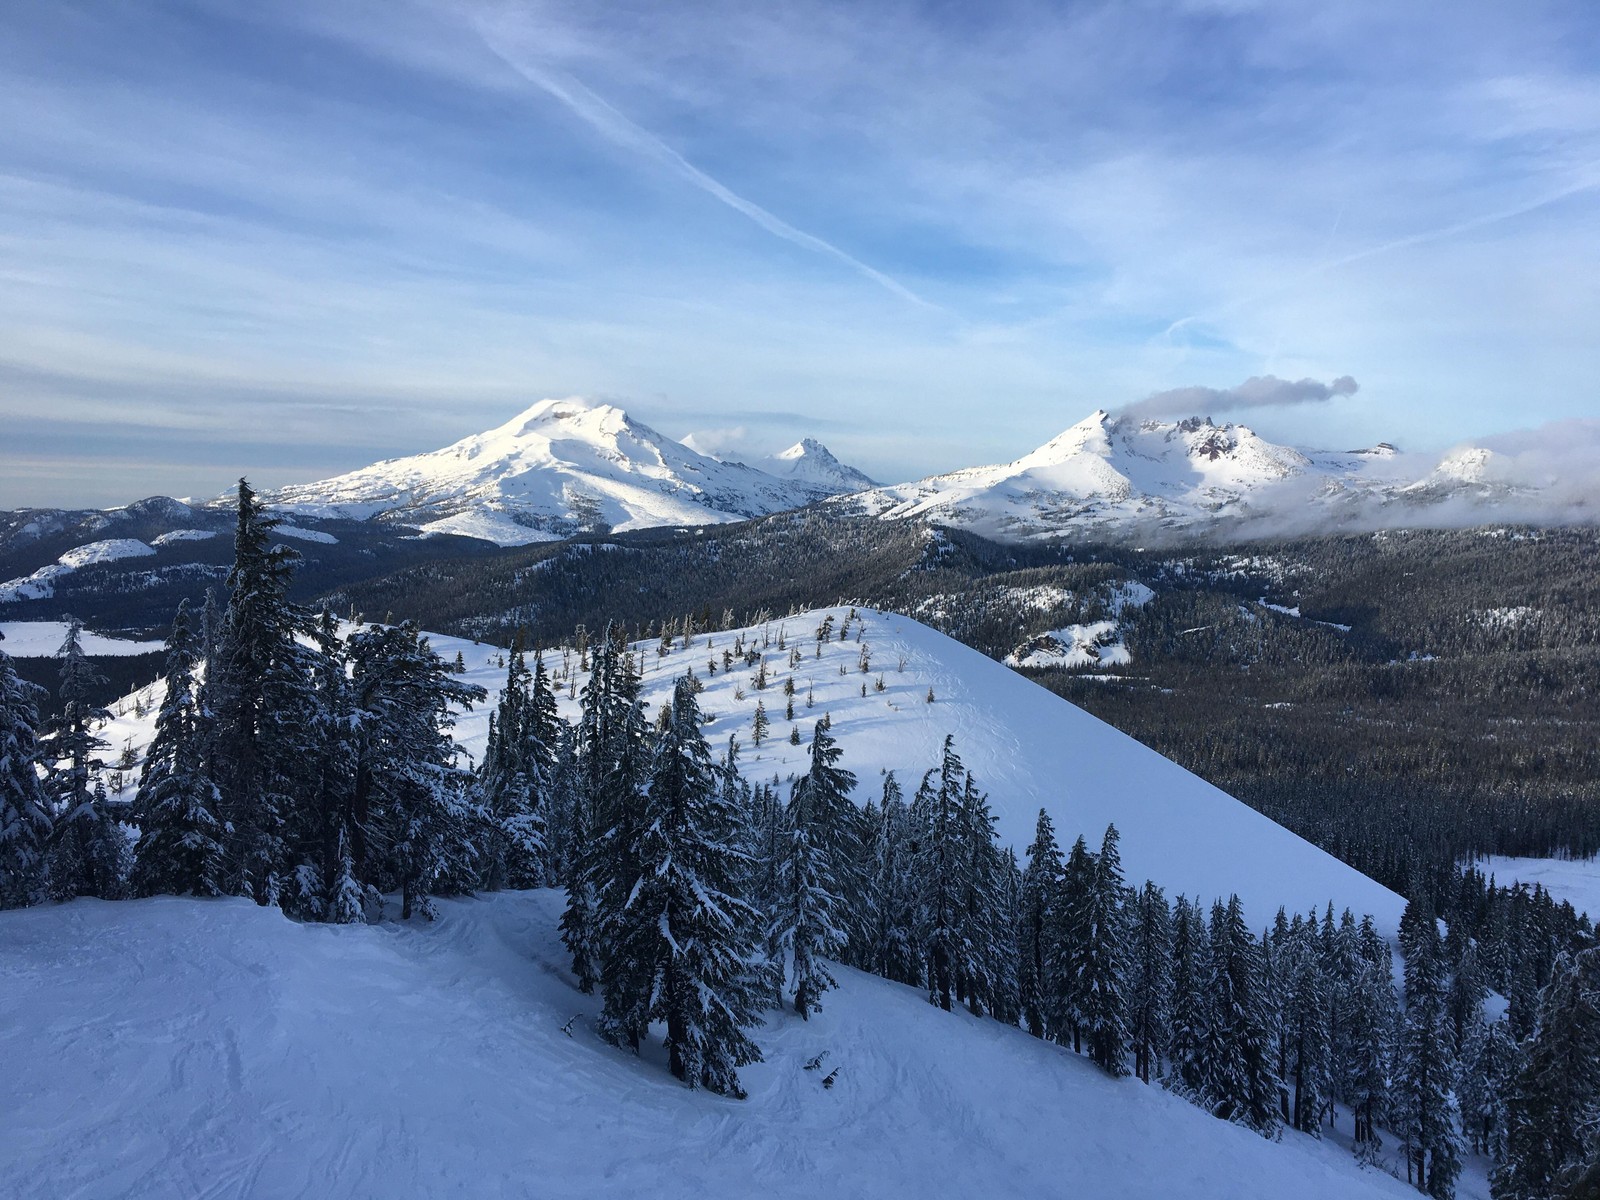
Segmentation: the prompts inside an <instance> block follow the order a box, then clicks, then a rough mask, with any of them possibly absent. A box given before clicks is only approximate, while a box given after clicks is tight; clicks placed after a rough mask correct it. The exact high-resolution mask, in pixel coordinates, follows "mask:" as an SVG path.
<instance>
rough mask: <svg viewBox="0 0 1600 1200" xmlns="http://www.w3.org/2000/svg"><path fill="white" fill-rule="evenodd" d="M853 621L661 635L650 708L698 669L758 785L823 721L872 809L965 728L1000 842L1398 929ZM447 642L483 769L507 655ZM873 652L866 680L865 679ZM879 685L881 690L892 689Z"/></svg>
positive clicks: (650, 672) (1273, 905)
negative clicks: (460, 669)
mask: <svg viewBox="0 0 1600 1200" xmlns="http://www.w3.org/2000/svg"><path fill="white" fill-rule="evenodd" d="M830 613H831V615H832V616H833V627H834V631H835V632H834V640H830V641H828V642H826V643H822V644H821V648H822V653H821V657H817V653H816V652H817V648H818V642H817V641H816V636H815V635H816V631H817V628H818V626H819V625H820V624H821V623H822V622H823V620H824V619H825V617H827V616H828V615H830ZM848 613H849V610H848V609H833V610H819V611H815V612H806V613H801V614H798V615H796V616H791V617H787V618H784V619H779V620H774V621H772V622H770V623H768V624H767V625H765V626H762V627H760V628H757V629H751V630H744V631H735V632H721V633H714V634H711V635H710V644H709V645H708V644H707V638H706V635H703V634H702V635H697V636H696V637H695V638H694V639H693V644H692V645H690V646H688V647H687V648H685V647H684V646H683V645H682V642H681V639H680V641H679V643H678V645H677V647H676V648H675V649H674V650H673V651H672V652H671V653H669V654H667V655H665V656H662V655H660V654H659V653H658V652H657V646H656V644H655V643H645V644H643V645H642V646H641V647H640V648H639V649H640V654H639V660H640V662H641V663H642V665H643V669H644V696H645V699H646V700H647V701H648V702H649V703H650V704H651V705H652V706H656V705H659V704H661V703H662V702H664V701H666V700H668V699H669V698H670V695H671V690H672V685H673V683H674V681H675V680H676V679H677V678H678V677H679V676H681V675H682V674H683V673H684V672H685V671H687V670H689V669H690V668H693V670H694V672H695V674H697V675H698V676H700V677H701V679H702V681H703V682H704V683H705V685H706V687H705V691H704V693H703V694H702V695H701V697H700V702H701V707H702V709H703V711H704V712H705V714H706V715H707V717H708V718H710V723H709V724H708V725H707V726H706V730H705V732H706V737H707V738H708V739H709V740H710V741H711V742H712V744H713V746H715V747H717V748H719V749H720V748H721V747H723V746H725V745H726V744H727V740H728V738H729V736H730V735H737V736H738V738H739V741H740V743H741V744H742V746H743V752H742V754H741V756H740V766H741V768H742V770H743V771H744V773H745V775H746V776H747V777H748V778H750V779H753V780H769V781H770V780H771V779H772V778H773V777H774V776H777V777H778V778H779V779H786V778H787V777H789V776H790V775H791V774H796V773H800V772H803V771H804V770H805V766H806V762H807V746H806V743H807V742H809V740H810V734H811V728H812V725H813V724H814V723H815V721H816V720H817V719H818V718H819V717H821V716H822V715H823V714H825V713H826V714H827V715H829V716H830V717H831V718H832V721H833V731H834V734H835V736H836V737H837V738H838V739H839V744H840V746H841V747H842V749H843V750H844V760H843V765H844V766H845V767H847V768H849V769H850V770H852V771H854V772H855V773H856V775H857V776H858V777H859V779H860V784H859V788H858V791H857V793H856V799H857V800H858V801H861V802H864V801H865V800H866V799H867V798H868V797H869V796H876V795H877V794H878V793H879V791H880V790H881V788H882V786H883V778H882V773H883V772H885V771H894V772H896V774H897V777H898V778H899V780H900V781H901V784H902V787H903V788H904V790H905V792H906V794H907V795H908V796H909V795H910V793H911V792H913V791H915V790H916V786H917V783H918V782H919V781H920V779H921V778H922V774H923V772H924V771H926V770H928V769H929V768H931V767H933V766H935V765H936V764H937V763H938V761H939V753H940V747H941V744H942V743H943V741H944V738H945V735H946V734H951V735H954V737H955V742H956V749H957V751H958V752H959V753H960V755H961V756H962V759H963V760H964V761H965V762H966V764H967V766H968V767H969V768H970V769H971V770H972V772H973V774H974V775H975V776H976V779H977V782H978V784H979V786H980V787H981V788H983V789H984V790H985V791H987V792H988V794H989V800H990V803H991V805H992V806H993V809H994V813H995V817H996V828H997V831H998V833H999V836H1000V838H1001V840H1002V841H1003V842H1005V843H1007V844H1009V845H1012V846H1014V847H1016V849H1017V850H1018V852H1019V854H1020V853H1021V851H1022V850H1023V849H1024V848H1025V847H1026V846H1027V844H1028V842H1029V841H1030V840H1031V836H1032V834H1033V829H1034V822H1035V820H1036V818H1037V816H1038V812H1039V809H1040V808H1045V809H1048V810H1049V812H1050V814H1051V816H1052V818H1053V819H1054V821H1055V825H1056V829H1057V833H1058V836H1059V837H1060V838H1061V839H1062V841H1063V845H1064V846H1065V845H1067V844H1070V843H1071V841H1072V839H1073V838H1075V837H1077V836H1078V835H1079V834H1082V835H1084V837H1085V838H1086V839H1088V841H1089V842H1090V843H1091V844H1095V845H1098V843H1099V839H1100V836H1101V835H1102V834H1103V833H1104V832H1105V828H1106V826H1107V825H1109V824H1112V823H1115V824H1116V826H1117V828H1118V829H1119V830H1120V831H1121V833H1122V853H1123V861H1124V863H1125V864H1126V867H1127V871H1128V875H1129V878H1130V879H1132V880H1134V881H1135V882H1138V881H1141V880H1143V879H1146V878H1149V879H1154V880H1155V881H1156V882H1158V883H1160V884H1161V885H1163V886H1164V887H1165V888H1166V889H1167V892H1168V894H1169V895H1176V894H1178V893H1183V894H1186V895H1189V896H1196V897H1199V898H1200V899H1201V900H1203V901H1206V902H1208V903H1209V901H1211V900H1212V899H1214V898H1217V897H1219V896H1220V897H1226V896H1228V895H1229V894H1230V893H1233V892H1237V893H1238V894H1239V896H1240V898H1241V899H1242V900H1243V901H1244V903H1245V907H1246V910H1247V915H1248V916H1249V918H1250V920H1251V923H1252V925H1253V926H1255V927H1256V928H1260V927H1262V926H1264V925H1266V924H1268V923H1269V922H1270V921H1271V919H1272V917H1273V914H1274V913H1276V912H1277V910H1278V908H1279V906H1287V907H1288V908H1289V910H1290V911H1291V912H1294V911H1299V912H1304V911H1306V909H1307V908H1309V907H1311V906H1313V905H1315V906H1319V907H1320V906H1321V905H1324V904H1326V903H1327V902H1328V901H1329V900H1330V899H1331V900H1332V901H1333V902H1334V903H1335V905H1337V906H1338V907H1340V908H1343V907H1345V906H1348V907H1350V908H1351V909H1353V910H1354V911H1355V912H1356V913H1357V914H1361V913H1371V914H1372V915H1373V917H1374V918H1375V919H1376V920H1377V922H1378V924H1379V926H1380V928H1382V929H1384V930H1385V931H1386V932H1388V933H1389V934H1391V935H1392V934H1393V933H1394V932H1395V931H1396V930H1397V929H1398V926H1399V920H1400V912H1401V909H1402V908H1403V901H1402V900H1401V898H1400V897H1399V896H1397V895H1395V894H1394V893H1393V892H1391V891H1389V890H1388V889H1387V888H1384V887H1382V886H1380V885H1379V884H1377V883H1375V882H1373V881H1372V880H1371V879H1368V878H1367V877H1366V876H1365V875H1362V874H1361V873H1360V872H1358V871H1356V870H1354V869H1353V868H1351V867H1348V866H1346V865H1345V864H1344V863H1342V862H1340V861H1339V860H1338V859H1336V858H1334V857H1333V856H1332V855H1329V854H1327V853H1325V852H1323V851H1322V850H1319V849H1318V848H1317V847H1315V846H1313V845H1311V843H1309V842H1307V841H1304V840H1303V839H1301V838H1299V837H1297V836H1295V835H1294V834H1292V833H1290V832H1289V831H1288V830H1286V829H1284V828H1283V827H1282V826H1281V825H1278V824H1275V823H1274V822H1272V821H1270V820H1268V819H1267V818H1266V817H1264V816H1262V815H1261V814H1260V813H1258V812H1256V811H1255V810H1254V809H1252V808H1250V807H1249V806H1247V805H1245V804H1243V803H1241V802H1240V801H1238V800H1235V799H1234V798H1233V797H1231V796H1229V795H1227V794H1226V793H1224V792H1222V791H1219V790H1218V789H1217V788H1214V787H1212V786H1211V785H1210V784H1208V783H1206V782H1205V781H1204V780H1202V779H1200V778H1198V777H1197V776H1195V775H1191V774H1190V773H1189V772H1188V771H1185V770H1184V769H1183V768H1182V767H1180V766H1178V765H1177V764H1176V763H1174V762H1171V761H1170V760H1168V759H1165V758H1163V757H1161V755H1159V754H1157V753H1156V752H1155V751H1153V750H1150V749H1149V748H1147V747H1145V746H1143V745H1141V744H1140V743H1139V742H1136V741H1135V740H1133V739H1132V738H1130V737H1128V736H1127V735H1126V734H1123V733H1120V732H1119V731H1117V730H1116V729H1113V728H1112V727H1111V726H1109V725H1107V724H1105V723H1104V722H1102V721H1100V720H1098V719H1097V718H1095V717H1092V716H1090V715H1089V714H1088V713H1086V712H1084V711H1083V710H1082V709H1080V708H1078V707H1076V706H1075V705H1073V704H1069V703H1068V702H1067V701H1065V700H1063V699H1061V698H1060V697H1059V696H1056V695H1055V694H1054V693H1052V692H1049V691H1046V690H1045V689H1044V688H1041V687H1039V686H1038V685H1037V684H1035V683H1032V682H1031V681H1029V680H1027V679H1024V678H1023V677H1022V676H1020V675H1018V674H1016V673H1015V672H1013V671H1011V670H1009V669H1008V668H1006V667H1004V666H1002V665H1000V664H999V663H997V662H995V661H994V660H993V659H990V658H986V657H985V656H984V655H982V654H979V653H978V652H977V651H976V650H972V649H970V648H968V647H966V646H963V645H962V644H961V643H959V642H956V641H954V640H952V639H950V638H948V637H946V636H944V635H943V634H941V633H938V632H936V631H935V630H932V629H929V628H928V627H927V626H925V625H921V624H918V623H917V622H916V621H913V620H911V619H910V618H908V617H902V616H897V615H894V614H890V613H876V612H868V611H862V612H861V613H860V614H859V619H858V621H856V622H852V625H851V632H850V639H849V640H848V641H844V642H841V641H838V640H837V630H838V628H839V627H840V625H841V624H842V623H843V621H844V619H845V618H846V616H847V615H848ZM857 634H859V635H860V641H857V640H856V637H857ZM740 637H743V639H744V641H745V643H746V645H747V646H748V645H752V644H753V645H754V646H756V647H760V646H761V643H762V640H763V639H767V640H769V641H770V645H769V646H767V648H766V649H765V650H763V651H762V653H763V654H764V656H765V658H766V661H767V671H768V675H769V682H768V686H767V688H766V689H765V690H758V689H757V688H756V687H755V685H754V683H753V678H754V676H755V674H756V670H755V669H754V668H751V667H746V666H743V665H742V664H741V663H740V662H739V661H738V660H736V663H735V666H734V668H733V670H731V671H724V670H723V669H722V665H721V664H722V652H723V651H724V650H727V649H731V648H732V647H733V645H734V643H735V641H736V639H738V638H740ZM780 638H782V639H783V640H784V642H785V644H786V645H787V646H788V647H790V648H795V647H798V648H799V650H800V651H801V653H802V657H801V661H800V663H799V665H798V666H796V667H794V668H792V669H791V668H790V667H789V665H788V653H787V652H786V651H785V650H780V649H779V648H778V640H779V639H780ZM432 640H433V645H434V648H435V649H436V650H437V651H438V652H439V653H440V654H441V655H443V656H444V657H445V658H446V659H447V660H453V659H454V658H455V656H456V655H457V654H458V653H459V654H460V655H461V657H462V661H463V662H464V664H465V665H466V667H467V674H466V676H465V678H466V679H467V680H468V681H470V682H472V683H477V684H480V685H481V686H483V687H484V688H485V689H486V690H487V691H488V692H489V695H490V698H491V701H490V704H488V705H484V706H480V707H479V708H478V709H477V710H476V711H474V712H471V713H467V714H465V715H464V716H463V717H462V718H461V720H460V723H459V724H458V725H457V727H456V729H455V736H456V739H457V741H458V742H459V743H460V744H461V745H462V746H463V748H464V749H465V750H466V751H467V752H468V753H469V754H470V755H472V756H473V758H474V759H476V758H478V757H481V755H482V752H483V747H484V742H485V740H486V738H487V735H488V723H489V710H490V709H491V708H492V707H493V698H494V697H495V696H497V695H498V694H499V690H500V688H501V687H502V686H503V684H504V681H505V670H504V667H503V666H501V665H499V664H500V660H501V658H502V652H501V651H499V650H497V649H494V648H492V647H487V646H481V645H476V644H474V643H473V642H470V641H465V640H462V639H459V638H451V637H442V636H435V637H434V638H433V639H432ZM863 647H865V649H866V651H867V654H868V659H869V669H868V671H867V672H866V673H863V672H862V671H861V670H860V657H861V652H862V649H863ZM713 658H715V660H716V663H717V670H716V673H715V674H712V673H711V671H710V666H711V660H712V659H713ZM546 665H547V666H548V667H549V668H550V669H551V670H553V671H554V672H555V673H556V677H557V681H558V683H559V684H560V686H561V700H560V705H561V709H562V711H563V713H564V715H566V716H567V717H568V718H569V719H575V718H576V716H577V701H576V700H574V699H569V698H568V697H567V692H568V691H569V690H577V691H581V689H582V686H583V682H584V680H583V678H582V672H581V671H580V670H579V660H578V656H577V655H576V654H574V653H570V652H568V653H564V654H563V653H560V652H557V653H555V654H552V655H550V656H548V657H547V659H546ZM841 668H842V670H841ZM791 673H792V674H793V677H794V683H795V718H796V720H795V722H794V724H796V725H798V727H799V732H800V737H801V744H799V745H792V744H791V743H790V742H789V741H788V738H789V733H790V722H788V721H786V720H785V719H784V707H785V697H784V692H783V688H784V681H785V677H786V676H788V675H790V674H791ZM880 677H881V679H882V681H883V690H882V691H878V690H877V688H876V684H877V681H878V679H879V678H880ZM568 684H575V685H576V687H575V689H569V688H568ZM863 685H865V688H866V694H865V695H862V687H863ZM930 689H931V690H932V692H933V696H934V699H933V701H932V703H929V701H928V693H929V691H930ZM740 692H742V693H743V695H742V696H740V695H739V693H740ZM808 697H809V698H810V701H811V703H810V706H809V707H808V705H807V699H808ZM157 699H158V697H156V696H155V695H154V694H153V693H150V694H147V695H146V696H145V697H144V700H145V704H144V705H143V708H144V709H145V711H146V714H147V715H146V716H145V717H143V718H140V717H138V716H137V715H136V706H135V705H134V704H133V703H131V702H124V703H122V704H119V705H118V706H117V707H118V711H120V712H121V713H122V714H124V715H122V716H119V717H118V718H117V719H116V720H115V721H113V722H112V724H111V725H110V727H109V728H107V729H106V730H104V731H103V732H102V734H101V736H102V737H104V738H105V739H106V740H107V741H108V742H109V743H110V744H111V745H112V746H116V747H120V746H123V745H125V744H130V743H131V744H132V745H133V746H135V747H140V746H142V745H143V744H144V743H145V742H146V741H148V739H149V735H150V725H151V722H152V721H153V717H152V716H150V715H148V714H149V713H151V712H153V710H154V709H155V708H156V707H157V704H156V700H157ZM758 702H760V703H761V704H763V706H764V707H765V710H766V713H767V715H768V718H769V719H770V721H771V730H770V733H769V736H768V739H767V740H766V741H765V742H764V743H763V744H762V745H760V746H759V747H758V746H755V745H753V744H752V723H753V720H754V716H755V708H756V704H757V703H758Z"/></svg>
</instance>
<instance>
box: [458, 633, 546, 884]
mask: <svg viewBox="0 0 1600 1200" xmlns="http://www.w3.org/2000/svg"><path fill="white" fill-rule="evenodd" d="M559 721H560V717H559V716H557V715H556V706H555V695H554V693H553V692H552V691H551V687H550V680H549V676H548V675H547V674H546V672H545V669H544V658H543V656H542V655H538V656H536V657H535V659H534V670H533V671H532V672H530V671H529V670H528V667H527V663H526V659H525V658H524V655H523V651H522V644H521V638H520V637H519V638H518V639H517V644H516V645H515V646H514V647H513V648H512V651H511V655H510V661H509V666H508V667H507V671H506V683H505V687H504V688H503V689H502V690H501V693H500V703H499V707H498V708H497V710H496V711H495V713H494V714H492V716H491V719H490V725H489V741H488V745H487V746H486V747H485V749H484V755H483V763H482V766H481V767H480V768H479V772H478V794H479V798H480V803H481V804H482V806H483V809H484V812H485V816H486V818H487V822H486V824H487V829H486V834H487V836H486V837H485V843H486V845H485V852H484V863H483V879H482V882H483V886H484V887H486V888H488V889H489V890H491V891H495V890H498V889H500V888H502V887H513V888H529V887H538V886H540V885H541V884H542V883H543V882H544V880H545V877H546V870H545V853H546V846H545V843H546V822H547V810H548V797H547V793H548V792H549V791H550V790H551V782H552V779H553V777H554V774H555V746H556V743H557V741H558V740H559V736H560V735H559V730H558V728H557V723H558V722H559Z"/></svg>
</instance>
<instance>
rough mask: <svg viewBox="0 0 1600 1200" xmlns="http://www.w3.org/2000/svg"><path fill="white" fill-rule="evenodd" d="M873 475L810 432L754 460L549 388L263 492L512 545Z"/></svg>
mask: <svg viewBox="0 0 1600 1200" xmlns="http://www.w3.org/2000/svg"><path fill="white" fill-rule="evenodd" d="M872 486H874V484H873V482H872V480H870V479H868V478H867V476H865V475H863V474H862V473H861V472H860V471H857V470H855V469H854V468H852V467H847V466H845V465H844V464H843V463H841V462H840V461H839V460H838V459H836V458H835V457H834V456H833V455H832V454H830V453H829V452H828V449H827V447H826V446H824V445H822V444H821V443H820V442H817V441H814V440H812V439H811V438H806V439H805V440H804V441H802V442H799V443H797V444H796V445H794V446H792V447H790V448H789V449H788V450H785V451H784V452H783V453H782V454H779V455H777V456H775V457H774V458H770V459H766V460H763V462H762V464H761V467H753V466H747V465H745V464H744V463H740V462H724V461H721V460H720V459H716V458H712V457H710V456H708V455H705V454H700V453H698V452H697V451H695V450H692V449H690V448H689V447H688V446H685V445H684V444H683V443H682V442H678V441H674V440H673V439H671V438H669V437H666V436H664V435H662V434H660V433H657V432H656V431H655V430H654V429H651V428H650V427H649V426H648V425H645V424H644V423H642V422H640V421H636V420H634V419H633V418H632V417H630V416H629V415H628V414H627V413H625V412H623V411H622V409H620V408H617V407H615V406H614V405H610V404H593V403H590V402H587V401H584V400H577V399H572V400H542V401H540V402H539V403H538V404H535V405H534V406H533V407H532V408H530V409H528V410H527V411H526V412H523V413H521V414H519V415H518V416H516V417H514V418H513V419H511V420H510V421H507V422H506V423H505V424H504V425H501V426H499V427H498V428H496V429H491V430H489V431H488V432H487V433H481V434H475V435H473V436H472V437H467V438H463V439H462V440H461V441H459V442H456V443H455V444H454V445H451V446H446V447H445V448H444V449H443V450H435V451H433V452H431V453H428V454H418V455H414V456H412V457H410V458H395V459H389V460H388V461H386V462H380V463H375V464H373V465H372V466H370V467H363V468H362V469H361V470H359V471H352V472H350V473H349V474H348V475H340V476H337V477H336V478H333V479H325V480H322V481H321V482H318V483H305V484H297V485H295V486H293V487H286V488H281V489H279V490H278V491H276V492H272V493H270V494H268V495H267V496H266V497H265V499H266V500H267V501H268V503H270V504H272V505H273V506H274V507H277V508H280V509H283V510H285V511H287V512H290V513H293V514H295V515H297V516H307V517H324V518H345V519H350V518H355V519H376V520H381V521H386V522H392V523H396V524H402V525H411V526H415V527H417V528H419V529H421V530H422V531H423V532H424V533H454V534H461V535H464V536H467V537H477V538H483V539H485V540H487V541H492V542H498V543H499V544H500V545H503V546H514V545H524V544H526V543H529V542H540V541H553V540H557V539H560V538H565V537H571V536H572V535H573V534H575V533H579V532H586V531H588V532H592V531H600V530H616V531H619V532H622V531H627V530H633V529H648V528H653V527H656V526H662V525H711V524H721V523H723V522H727V521H740V520H747V519H749V518H751V517H760V516H766V515H767V514H769V513H775V512H783V511H785V510H788V509H793V508H800V507H802V506H804V505H806V504H810V503H812V502H813V501H816V500H819V499H822V498H824V497H827V496H834V495H838V494H840V493H843V492H853V491H860V490H861V489H863V488H870V487H872Z"/></svg>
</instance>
